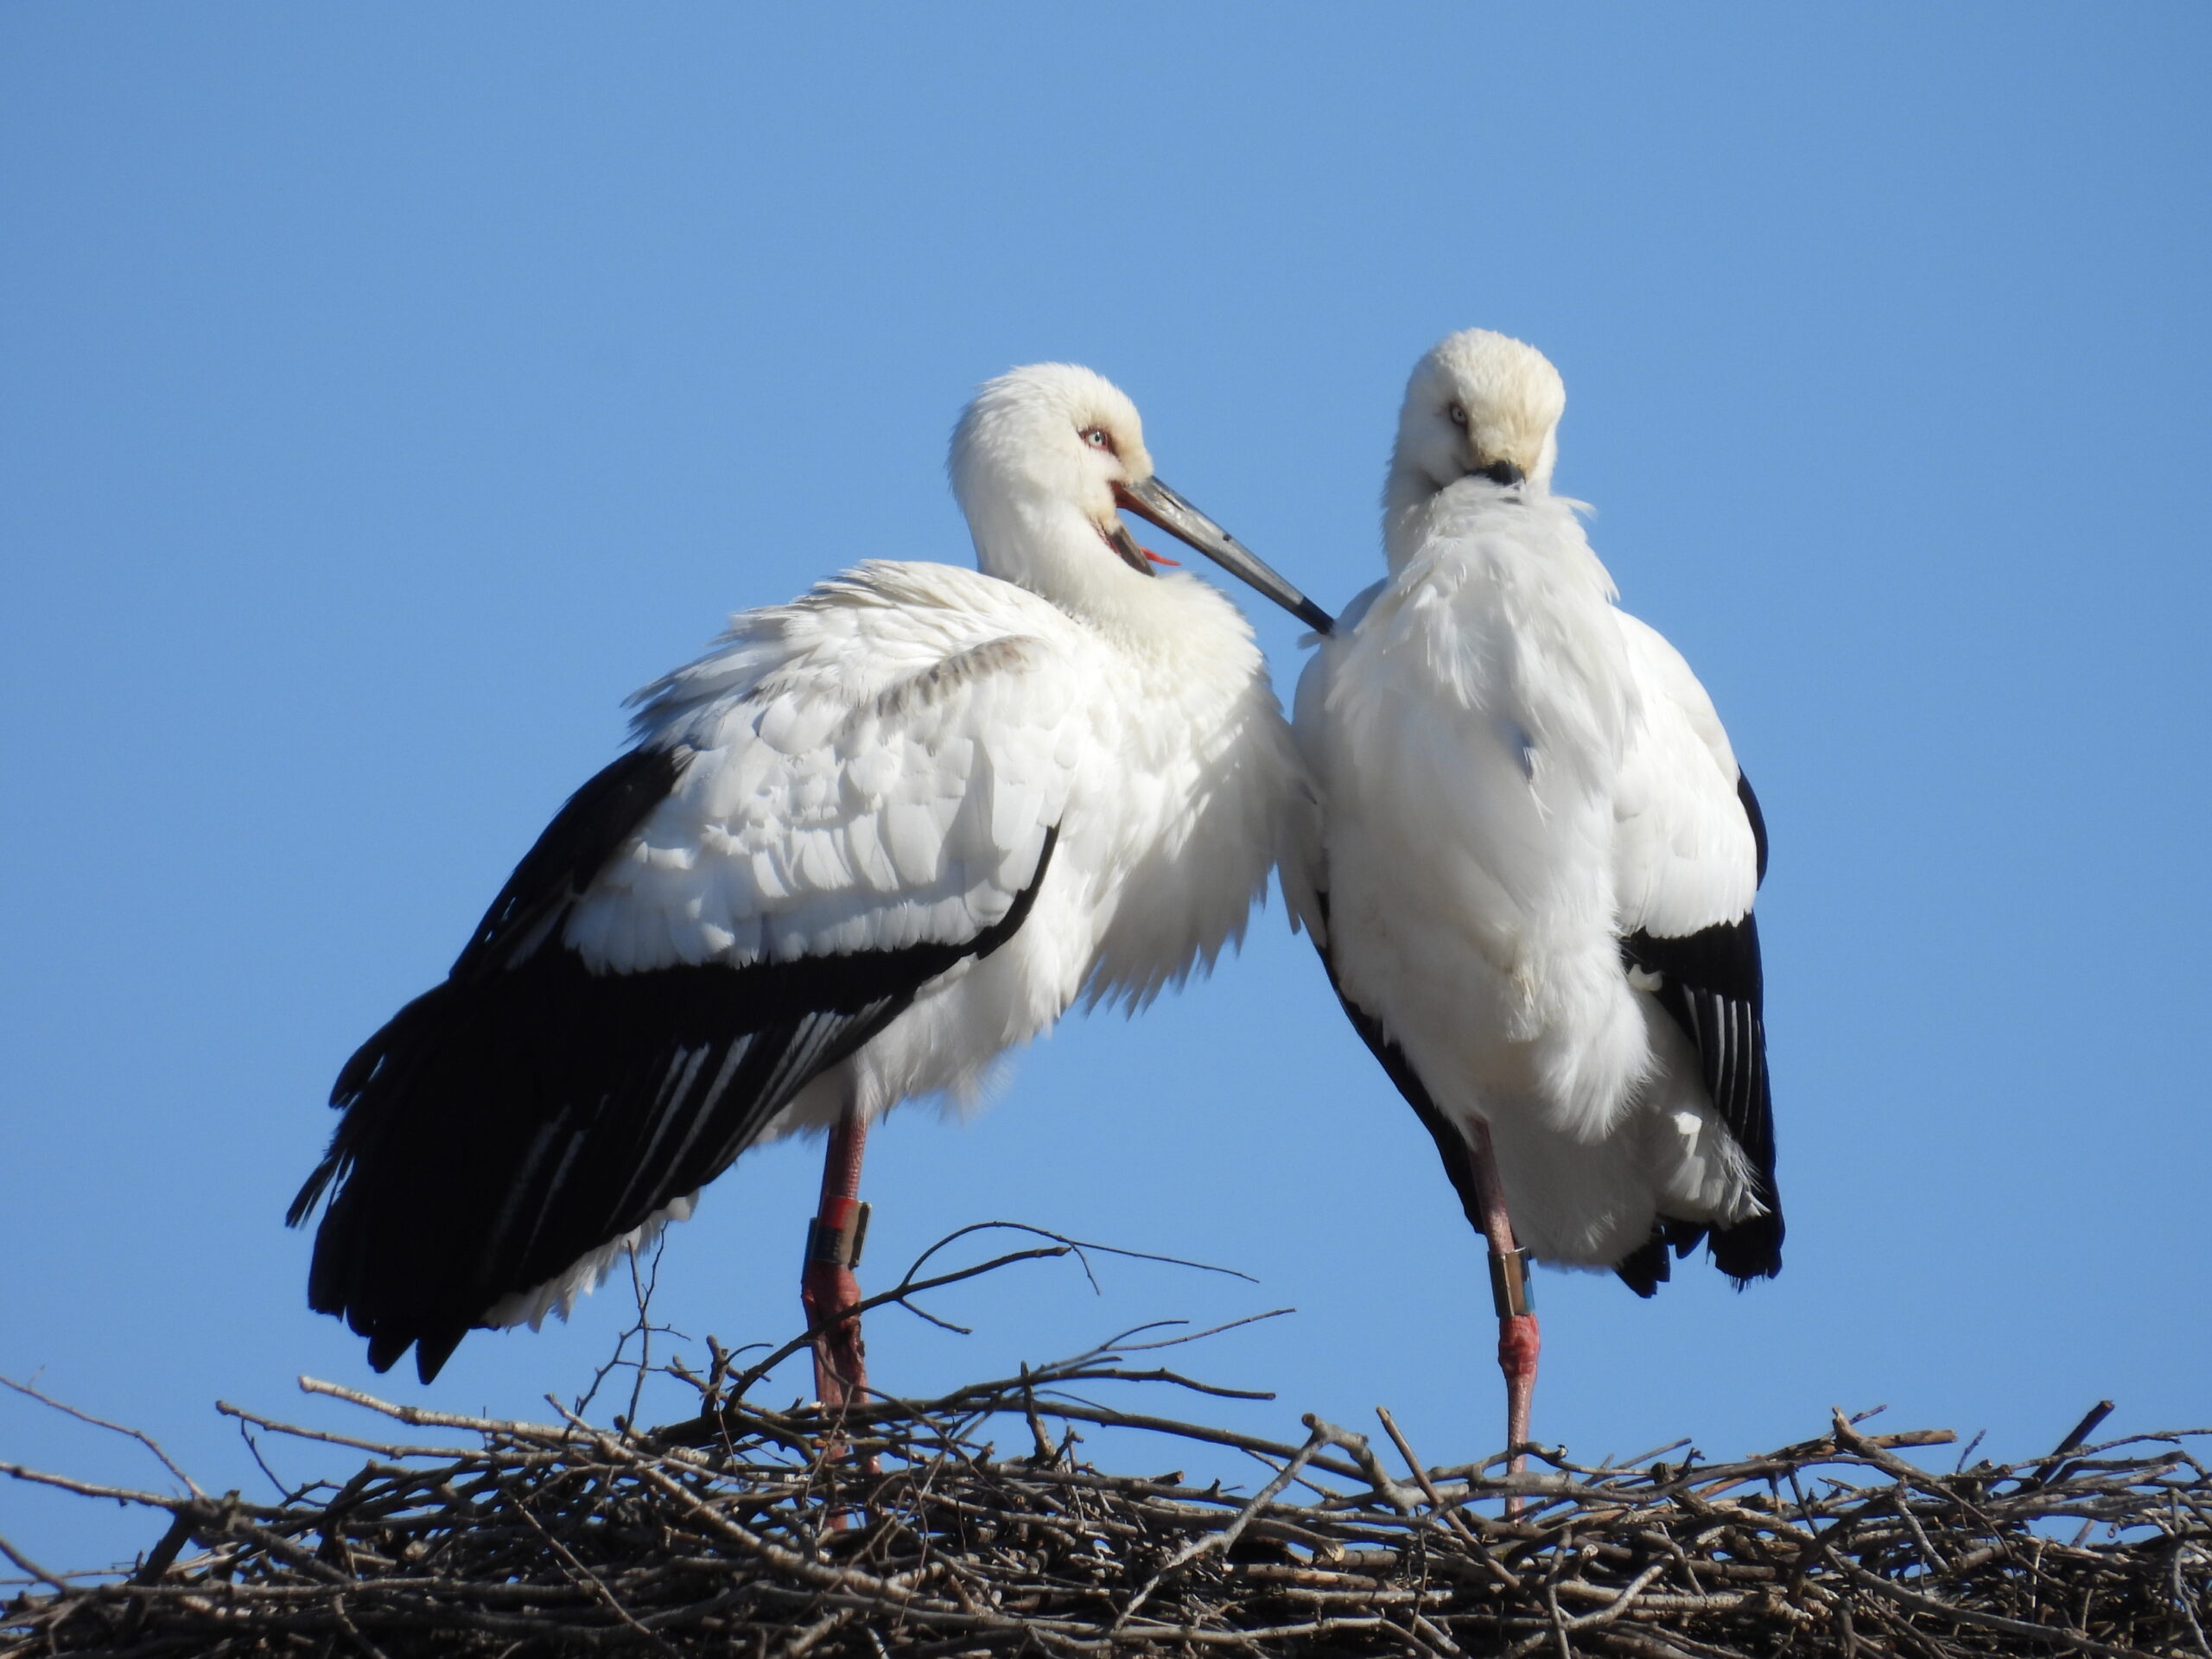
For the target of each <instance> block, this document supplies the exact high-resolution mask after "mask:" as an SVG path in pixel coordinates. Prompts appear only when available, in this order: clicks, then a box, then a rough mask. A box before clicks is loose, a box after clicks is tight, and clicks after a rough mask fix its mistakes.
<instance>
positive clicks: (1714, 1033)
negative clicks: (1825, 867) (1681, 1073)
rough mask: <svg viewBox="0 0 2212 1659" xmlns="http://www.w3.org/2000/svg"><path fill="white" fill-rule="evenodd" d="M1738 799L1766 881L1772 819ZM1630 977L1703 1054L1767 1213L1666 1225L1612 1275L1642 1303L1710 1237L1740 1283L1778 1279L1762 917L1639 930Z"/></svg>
mask: <svg viewBox="0 0 2212 1659" xmlns="http://www.w3.org/2000/svg"><path fill="white" fill-rule="evenodd" d="M1736 796H1737V798H1738V800H1739V801H1740V802H1742V804H1743V808H1744V816H1745V817H1746V818H1747V819H1749V820H1750V822H1751V838H1752V841H1753V842H1754V844H1755V845H1756V846H1757V848H1758V879H1759V880H1761V881H1764V880H1765V879H1766V820H1765V818H1764V817H1763V816H1762V815H1761V813H1760V811H1759V804H1758V797H1757V796H1756V795H1754V794H1752V793H1751V780H1750V779H1748V778H1745V777H1744V776H1743V775H1741V774H1740V773H1739V774H1738V777H1737V780H1736ZM1621 959H1622V961H1623V963H1624V964H1626V965H1627V966H1628V967H1630V968H1636V969H1642V970H1643V972H1645V973H1647V974H1654V975H1656V976H1658V977H1659V985H1658V988H1657V989H1656V991H1655V992H1654V993H1653V995H1656V997H1657V998H1658V1000H1659V1006H1660V1007H1663V1008H1664V1009H1666V1011H1667V1013H1668V1014H1669V1017H1670V1018H1672V1019H1673V1020H1674V1022H1675V1024H1676V1025H1677V1026H1679V1027H1681V1030H1682V1033H1683V1034H1684V1035H1685V1036H1687V1037H1688V1039H1690V1042H1691V1044H1692V1045H1693V1046H1694V1047H1695V1048H1696V1050H1697V1053H1698V1062H1699V1065H1700V1069H1701V1071H1702V1072H1703V1074H1704V1079H1705V1087H1706V1092H1707V1094H1708V1095H1710V1096H1712V1099H1713V1109H1714V1110H1716V1111H1718V1112H1719V1114H1720V1119H1721V1122H1724V1123H1726V1125H1727V1126H1728V1133H1729V1134H1730V1135H1733V1136H1734V1137H1735V1139H1736V1143H1737V1145H1738V1146H1740V1147H1742V1148H1743V1149H1744V1155H1745V1158H1746V1159H1748V1160H1750V1163H1751V1172H1752V1192H1753V1193H1754V1194H1755V1196H1757V1198H1758V1200H1759V1202H1760V1203H1761V1204H1763V1205H1765V1206H1766V1213H1765V1214H1764V1215H1763V1216H1756V1217H1752V1218H1751V1220H1749V1221H1744V1222H1738V1223H1737V1224H1735V1225H1734V1226H1732V1227H1713V1228H1711V1229H1710V1230H1709V1231H1710V1233H1711V1236H1712V1243H1713V1263H1714V1265H1715V1266H1717V1267H1718V1268H1719V1269H1720V1270H1721V1271H1722V1272H1723V1273H1725V1274H1728V1275H1729V1277H1731V1278H1732V1279H1734V1280H1736V1281H1738V1282H1739V1283H1740V1282H1742V1281H1745V1280H1749V1279H1765V1278H1771V1277H1772V1276H1773V1275H1774V1274H1777V1273H1779V1272H1780V1271H1781V1270H1782V1240H1783V1222H1782V1200H1781V1198H1780V1196H1779V1194H1778V1193H1777V1191H1776V1188H1775V1179H1774V1105H1773V1100H1772V1098H1771V1096H1770V1091H1769V1087H1768V1079H1767V1064H1766V1025H1765V1014H1764V1005H1765V982H1764V977H1763V976H1762V972H1761V969H1760V964H1759V928H1758V918H1757V917H1755V916H1753V915H1752V914H1751V912H1749V911H1746V912H1745V913H1744V915H1743V916H1742V918H1740V919H1738V920H1736V921H1732V922H1722V923H1719V924H1716V925H1713V926H1712V927H1707V928H1703V929H1700V931H1697V932H1695V933H1692V934H1689V935H1688V936H1686V937H1683V938H1662V937H1658V936H1656V935H1654V934H1652V933H1649V932H1647V931H1643V930H1638V931H1636V932H1634V933H1631V934H1630V935H1629V936H1628V937H1627V938H1624V939H1623V940H1622V941H1621ZM1705 1232H1707V1228H1705V1227H1704V1226H1702V1225H1701V1224H1697V1223H1692V1222H1681V1221H1675V1220H1672V1219H1662V1224H1661V1227H1660V1229H1658V1230H1655V1231H1654V1232H1653V1235H1652V1236H1651V1238H1650V1239H1649V1241H1648V1242H1647V1243H1644V1244H1643V1245H1642V1246H1641V1247H1639V1248H1638V1249H1637V1251H1636V1252H1635V1253H1634V1254H1633V1255H1630V1256H1629V1257H1628V1258H1627V1259H1626V1260H1625V1261H1624V1262H1621V1263H1620V1264H1619V1266H1618V1268H1616V1269H1615V1270H1616V1271H1617V1272H1618V1273H1619V1274H1620V1275H1621V1277H1622V1278H1623V1279H1624V1281H1627V1283H1628V1284H1629V1285H1630V1287H1632V1288H1634V1289H1635V1290H1636V1291H1637V1294H1639V1295H1644V1296H1648V1295H1649V1294H1651V1289H1650V1287H1653V1286H1656V1284H1658V1283H1659V1282H1660V1281H1662V1280H1664V1279H1665V1278H1666V1277H1667V1255H1666V1246H1668V1245H1669V1244H1672V1245H1673V1246H1674V1247H1675V1254H1676V1255H1688V1252H1689V1251H1690V1250H1691V1249H1693V1248H1694V1247H1695V1245H1696V1243H1697V1242H1698V1238H1699V1236H1700V1235H1702V1234H1703V1233H1705Z"/></svg>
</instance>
